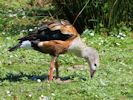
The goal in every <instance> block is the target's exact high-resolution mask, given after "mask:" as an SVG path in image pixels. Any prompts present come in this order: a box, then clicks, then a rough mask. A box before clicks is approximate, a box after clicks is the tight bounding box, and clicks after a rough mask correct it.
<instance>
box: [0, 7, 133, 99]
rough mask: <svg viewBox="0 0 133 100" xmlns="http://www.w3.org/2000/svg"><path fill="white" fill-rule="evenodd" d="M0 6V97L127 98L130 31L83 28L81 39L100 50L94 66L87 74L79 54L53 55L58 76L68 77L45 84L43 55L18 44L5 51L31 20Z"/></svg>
mask: <svg viewBox="0 0 133 100" xmlns="http://www.w3.org/2000/svg"><path fill="white" fill-rule="evenodd" d="M9 10H10V11H9ZM0 11H1V12H2V14H0V16H1V18H0V27H1V29H0V30H1V31H0V51H1V52H0V57H1V60H0V99H2V100H11V99H13V98H14V100H19V99H20V100H26V99H27V100H37V99H39V98H46V99H50V100H132V99H133V78H132V75H133V39H132V33H131V32H125V31H122V32H119V34H117V35H116V34H115V35H110V36H105V35H101V34H100V33H99V34H98V33H95V34H94V32H93V31H91V32H90V31H86V32H84V34H83V35H82V36H81V37H82V40H83V41H84V42H86V43H87V45H88V46H92V47H94V48H96V49H97V50H98V52H99V55H100V66H99V68H98V69H97V72H96V74H95V76H94V77H93V78H92V79H91V78H90V74H89V67H88V65H87V63H86V62H85V61H84V60H83V59H82V58H78V57H76V56H75V55H72V54H65V55H61V56H60V57H59V63H60V68H59V71H60V76H61V79H62V80H70V81H68V82H65V83H63V82H62V83H60V84H59V83H57V82H56V80H53V81H52V82H50V83H49V82H48V74H49V64H50V60H51V57H50V56H49V55H46V54H42V53H39V52H36V51H34V50H24V49H19V50H17V51H15V52H8V48H9V47H11V46H13V45H15V44H16V43H17V39H18V38H19V37H22V36H24V35H26V33H27V32H26V31H27V29H29V26H28V27H27V24H30V23H31V22H32V21H34V20H36V19H33V18H32V17H29V16H25V14H24V15H21V11H20V12H15V13H13V14H12V10H11V9H8V8H6V9H4V10H3V8H1V10H0ZM22 12H23V11H22ZM16 13H17V14H18V15H15V14H16ZM26 14H27V13H26ZM24 16H25V17H24ZM25 21H26V25H25ZM20 24H22V25H21V26H20ZM16 27H17V28H16ZM93 35H94V36H93ZM54 75H55V72H54Z"/></svg>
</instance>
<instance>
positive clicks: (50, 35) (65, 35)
mask: <svg viewBox="0 0 133 100" xmlns="http://www.w3.org/2000/svg"><path fill="white" fill-rule="evenodd" d="M18 40H19V43H18V44H17V45H16V46H14V47H12V48H10V49H9V51H14V50H16V49H17V48H33V49H34V50H37V51H40V52H42V53H48V54H50V55H52V56H53V60H52V61H51V64H50V75H49V80H52V79H53V68H54V65H55V66H56V76H57V78H58V77H59V74H58V62H57V57H58V56H59V55H60V54H64V53H66V52H68V51H69V52H74V53H75V54H76V55H77V56H81V57H83V58H85V59H86V60H87V61H89V62H88V63H89V64H90V63H91V61H90V57H89V58H88V56H87V53H86V52H87V51H89V50H90V48H88V47H87V46H86V45H85V43H83V42H82V41H81V39H80V36H79V34H78V32H77V31H76V29H75V28H74V27H73V25H71V24H70V23H69V22H68V21H66V20H61V21H55V22H47V23H44V24H42V25H41V26H39V27H38V29H37V30H35V31H33V32H31V33H30V34H28V35H27V36H25V37H22V38H20V39H18ZM85 49H86V50H87V51H85ZM94 51H95V53H94ZM91 52H92V54H93V53H94V54H93V56H94V58H96V59H98V62H95V63H96V64H97V65H96V66H98V64H99V57H98V54H97V52H96V50H95V49H92V50H91V51H90V52H88V53H90V54H91ZM95 56H96V57H95ZM92 58H93V57H92ZM93 60H95V59H93ZM90 66H91V64H90ZM90 68H91V67H90Z"/></svg>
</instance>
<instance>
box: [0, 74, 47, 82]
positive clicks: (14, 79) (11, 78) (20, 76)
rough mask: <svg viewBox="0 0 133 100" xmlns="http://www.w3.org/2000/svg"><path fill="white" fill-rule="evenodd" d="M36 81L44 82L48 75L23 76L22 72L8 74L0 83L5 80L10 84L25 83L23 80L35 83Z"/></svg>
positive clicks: (0, 79)
mask: <svg viewBox="0 0 133 100" xmlns="http://www.w3.org/2000/svg"><path fill="white" fill-rule="evenodd" d="M37 79H40V80H44V81H45V80H48V75H47V74H43V75H41V76H39V75H28V74H24V73H23V72H21V73H19V74H12V73H8V74H7V76H6V77H5V78H0V81H5V80H8V81H10V82H17V81H25V80H32V81H36V80H37Z"/></svg>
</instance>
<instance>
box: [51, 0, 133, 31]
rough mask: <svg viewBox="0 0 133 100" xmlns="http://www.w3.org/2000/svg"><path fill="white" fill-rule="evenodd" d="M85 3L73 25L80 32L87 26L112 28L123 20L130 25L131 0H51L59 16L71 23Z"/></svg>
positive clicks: (131, 16) (132, 7)
mask: <svg viewBox="0 0 133 100" xmlns="http://www.w3.org/2000/svg"><path fill="white" fill-rule="evenodd" d="M86 3H88V4H87V6H86V7H85V9H84V10H83V11H82V13H81V14H80V15H79V17H78V19H77V20H76V23H75V26H76V27H77V29H78V30H79V32H80V33H82V31H83V30H84V29H85V28H86V27H87V28H97V29H98V30H99V29H100V27H105V28H108V29H112V28H114V27H116V26H117V24H120V23H121V22H124V23H125V24H126V25H128V26H132V23H133V22H132V20H133V6H132V5H133V1H132V0H53V4H54V5H55V6H56V8H57V10H59V9H60V10H59V11H60V13H58V14H59V16H60V18H64V16H65V17H66V18H67V19H68V20H70V21H71V23H73V21H74V20H75V18H76V16H77V15H78V13H79V12H80V11H81V9H82V8H83V7H84V5H85V4H86Z"/></svg>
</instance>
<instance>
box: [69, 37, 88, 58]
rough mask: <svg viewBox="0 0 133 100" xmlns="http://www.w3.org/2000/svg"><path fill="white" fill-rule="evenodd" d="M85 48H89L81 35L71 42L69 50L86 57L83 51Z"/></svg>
mask: <svg viewBox="0 0 133 100" xmlns="http://www.w3.org/2000/svg"><path fill="white" fill-rule="evenodd" d="M85 48H87V45H86V44H85V43H84V42H83V41H82V40H81V39H80V37H77V38H75V39H74V40H73V42H72V43H71V45H70V47H69V49H68V51H69V52H72V53H74V54H76V55H77V56H80V57H84V53H83V52H84V50H85Z"/></svg>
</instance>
